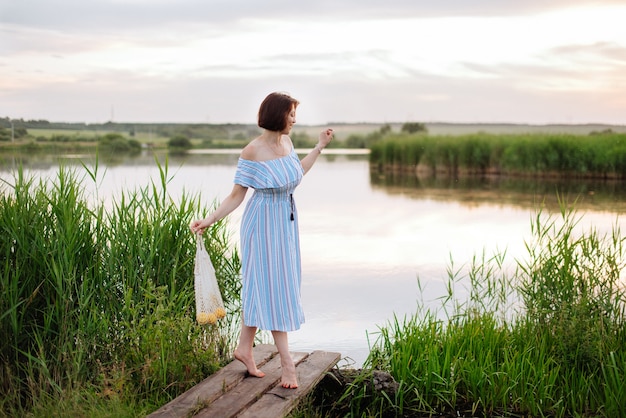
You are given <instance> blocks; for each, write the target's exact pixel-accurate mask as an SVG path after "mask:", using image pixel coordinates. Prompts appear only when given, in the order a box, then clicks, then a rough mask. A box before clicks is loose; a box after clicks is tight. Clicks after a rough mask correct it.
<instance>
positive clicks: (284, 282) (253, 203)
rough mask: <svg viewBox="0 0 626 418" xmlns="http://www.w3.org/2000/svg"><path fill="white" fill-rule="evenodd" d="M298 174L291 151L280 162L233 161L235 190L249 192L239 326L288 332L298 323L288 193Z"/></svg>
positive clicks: (296, 250)
mask: <svg viewBox="0 0 626 418" xmlns="http://www.w3.org/2000/svg"><path fill="white" fill-rule="evenodd" d="M303 175H304V170H303V168H302V164H301V163H300V160H299V159H298V155H297V154H296V152H295V150H293V149H292V150H291V152H290V153H289V154H288V155H286V156H284V157H281V158H277V159H274V160H268V161H251V160H245V159H243V158H239V161H238V163H237V172H236V173H235V180H234V182H235V183H236V184H240V185H242V186H244V187H249V188H252V189H254V193H253V194H252V197H251V198H250V199H249V200H248V203H247V204H246V208H245V211H244V214H243V217H242V220H241V229H240V234H241V239H240V246H241V260H242V280H243V282H242V290H241V300H242V304H243V320H244V323H245V324H246V325H248V326H251V327H258V328H259V329H264V330H272V331H294V330H297V329H298V328H300V325H301V324H302V323H303V322H304V311H303V310H302V303H301V301H300V284H301V281H302V272H301V264H300V239H299V235H298V213H297V211H296V206H295V202H294V200H293V192H294V190H295V188H296V187H297V186H298V184H300V181H301V180H302V176H303Z"/></svg>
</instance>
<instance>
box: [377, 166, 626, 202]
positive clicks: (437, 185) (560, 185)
mask: <svg viewBox="0 0 626 418" xmlns="http://www.w3.org/2000/svg"><path fill="white" fill-rule="evenodd" d="M370 181H371V183H372V185H373V187H375V188H380V189H381V190H385V191H386V192H387V193H390V194H402V195H407V196H412V197H415V198H419V199H424V198H428V199H435V200H448V201H449V200H456V201H458V202H461V203H464V204H467V205H470V206H471V205H480V204H498V205H511V206H520V207H522V208H537V207H538V206H541V205H545V207H546V208H547V209H549V210H553V211H554V210H558V209H559V205H560V202H559V200H561V202H567V203H570V204H574V203H575V206H576V207H577V208H578V209H580V210H594V211H608V212H613V213H624V212H625V211H626V188H625V187H624V183H623V182H621V181H619V180H613V179H607V180H597V179H596V180H589V179H577V180H568V179H554V178H547V179H543V178H523V177H497V176H491V177H461V178H454V177H447V176H438V177H419V176H416V175H411V174H398V173H382V172H380V171H378V170H376V169H372V170H370Z"/></svg>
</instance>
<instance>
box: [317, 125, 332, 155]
mask: <svg viewBox="0 0 626 418" xmlns="http://www.w3.org/2000/svg"><path fill="white" fill-rule="evenodd" d="M333 135H334V132H333V130H332V129H331V128H328V129H325V130H323V131H322V132H320V136H319V138H318V147H319V148H320V150H321V149H323V148H326V146H327V145H328V144H330V141H332V140H333Z"/></svg>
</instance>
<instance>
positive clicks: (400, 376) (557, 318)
mask: <svg viewBox="0 0 626 418" xmlns="http://www.w3.org/2000/svg"><path fill="white" fill-rule="evenodd" d="M562 207H563V208H565V205H563V206H562ZM580 219H581V218H580V217H578V216H577V215H576V212H575V211H574V210H573V209H571V208H570V209H563V210H562V212H561V215H560V216H558V217H557V216H554V215H552V216H547V217H546V216H545V215H544V214H543V213H542V212H541V211H539V212H538V213H537V216H536V218H535V219H534V220H533V221H532V226H531V230H532V232H533V238H532V239H531V240H530V241H529V242H528V243H527V249H528V259H527V260H526V261H521V260H517V261H516V263H514V265H513V267H511V266H510V265H509V267H507V263H505V262H504V261H505V256H504V255H503V254H498V255H496V256H494V257H493V258H491V259H486V258H485V257H483V258H477V259H475V260H473V262H472V264H471V265H470V266H469V268H468V273H467V277H464V275H463V274H461V270H460V269H459V270H455V269H452V268H451V269H450V272H449V286H448V288H449V291H448V294H447V295H444V296H443V298H442V308H443V309H442V311H443V312H444V313H445V315H444V319H441V315H440V314H441V312H439V314H438V313H436V312H433V311H431V310H425V309H422V310H420V311H419V312H418V313H417V314H415V315H413V316H411V317H408V318H404V319H399V318H395V319H394V320H393V321H391V322H390V323H389V324H388V325H386V326H384V327H382V328H381V330H380V336H379V340H378V341H377V343H376V344H375V346H374V348H373V350H372V351H371V353H370V356H369V358H368V360H367V365H368V366H370V368H371V369H382V370H388V371H389V372H390V373H391V374H392V375H393V376H394V378H395V379H396V380H397V381H398V382H399V383H400V389H399V390H398V391H397V392H396V393H395V395H394V397H393V398H392V397H390V396H388V395H383V396H374V395H373V394H372V393H371V392H367V390H366V386H363V385H360V384H358V383H357V384H353V385H351V387H350V388H349V389H348V390H347V391H346V394H344V398H345V399H349V400H350V408H351V413H352V414H354V415H355V416H423V415H426V416H428V415H434V416H439V415H440V414H456V415H459V416H467V415H470V416H475V415H487V416H493V415H496V416H516V417H517V416H551V417H569V416H601V417H615V416H620V414H622V413H623V410H624V407H626V390H625V389H626V383H624V379H623V376H624V374H625V373H626V348H625V347H626V332H625V329H624V325H625V319H626V311H625V308H626V300H625V296H626V295H625V290H626V283H624V277H623V276H622V272H623V269H624V248H623V243H624V239H623V238H622V237H621V234H620V231H619V229H618V228H617V227H615V228H614V229H613V230H612V232H611V233H609V234H604V235H601V234H599V233H598V232H597V231H596V230H595V229H593V228H591V229H590V230H588V231H585V230H582V228H580V226H579V222H580ZM467 279H469V283H470V291H469V296H468V297H467V298H463V297H462V296H461V295H457V294H456V293H458V290H456V289H457V284H458V282H459V281H460V280H467ZM366 375H367V374H366V373H365V374H364V376H365V377H364V378H366Z"/></svg>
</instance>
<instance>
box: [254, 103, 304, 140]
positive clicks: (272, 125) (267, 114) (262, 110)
mask: <svg viewBox="0 0 626 418" xmlns="http://www.w3.org/2000/svg"><path fill="white" fill-rule="evenodd" d="M299 104H300V102H299V101H297V100H296V99H294V98H293V97H291V96H289V95H288V94H286V93H270V94H268V96H267V97H266V98H265V100H263V102H262V103H261V106H260V107H259V117H258V124H259V127H261V128H263V129H267V130H268V131H274V132H280V131H282V130H283V129H285V128H286V127H287V115H288V114H289V112H291V109H295V108H296V107H298V105H299Z"/></svg>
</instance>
